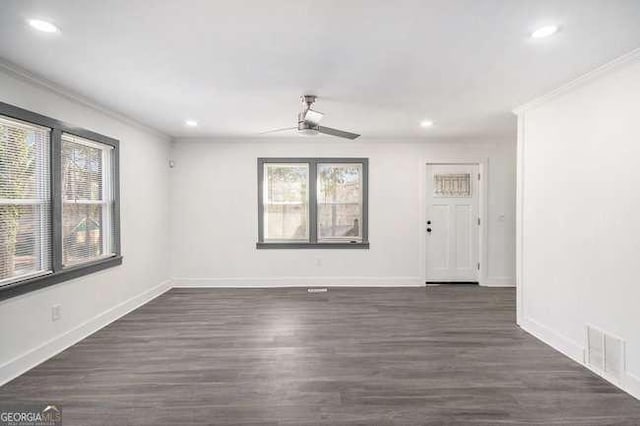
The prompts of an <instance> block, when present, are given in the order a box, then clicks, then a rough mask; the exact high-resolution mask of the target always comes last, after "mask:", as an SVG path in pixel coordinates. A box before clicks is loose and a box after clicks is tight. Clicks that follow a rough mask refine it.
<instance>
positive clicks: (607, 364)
mask: <svg viewBox="0 0 640 426" xmlns="http://www.w3.org/2000/svg"><path fill="white" fill-rule="evenodd" d="M587 365H588V366H589V367H591V368H593V369H594V370H595V371H596V372H598V373H600V374H602V375H603V376H605V377H606V378H608V379H610V380H614V381H618V382H619V381H621V380H622V377H623V376H624V372H625V350H624V341H623V340H622V339H620V338H618V337H615V336H612V335H610V334H607V333H605V332H603V331H602V330H599V329H597V328H595V327H592V326H587Z"/></svg>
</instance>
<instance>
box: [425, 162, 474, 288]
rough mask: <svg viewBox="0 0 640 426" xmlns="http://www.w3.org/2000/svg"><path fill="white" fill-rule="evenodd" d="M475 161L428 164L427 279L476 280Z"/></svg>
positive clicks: (447, 280)
mask: <svg viewBox="0 0 640 426" xmlns="http://www.w3.org/2000/svg"><path fill="white" fill-rule="evenodd" d="M478 172H479V166H478V165H477V164H428V165H427V182H426V191H427V194H426V200H427V206H426V211H427V217H426V219H427V222H426V224H425V228H424V229H425V231H426V239H427V251H426V253H427V259H426V262H427V277H426V278H427V282H461V281H475V282H477V281H478V270H479V264H478V235H479V229H480V226H479V225H480V217H479V216H478V189H479V185H478Z"/></svg>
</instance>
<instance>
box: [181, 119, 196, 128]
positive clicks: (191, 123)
mask: <svg viewBox="0 0 640 426" xmlns="http://www.w3.org/2000/svg"><path fill="white" fill-rule="evenodd" d="M184 124H185V125H186V126H187V127H198V122H197V121H196V120H186V121H185V122H184Z"/></svg>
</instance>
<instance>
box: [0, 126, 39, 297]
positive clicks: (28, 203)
mask: <svg viewBox="0 0 640 426" xmlns="http://www.w3.org/2000/svg"><path fill="white" fill-rule="evenodd" d="M50 133H51V131H50V129H48V128H44V127H40V126H36V125H33V124H30V123H26V122H23V121H19V120H14V119H11V118H8V117H2V116H0V285H2V284H5V283H8V282H13V281H15V280H18V279H24V278H27V277H30V276H36V275H39V274H44V273H47V272H50V271H51V250H50V249H51V244H50V234H51V203H50V201H51V197H50V188H49V182H50V168H49V164H50V163H49V157H50V156H49V146H50Z"/></svg>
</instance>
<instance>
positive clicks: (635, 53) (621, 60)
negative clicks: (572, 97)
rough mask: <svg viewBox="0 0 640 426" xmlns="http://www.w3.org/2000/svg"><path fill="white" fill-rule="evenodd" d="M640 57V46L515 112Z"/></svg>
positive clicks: (518, 110)
mask: <svg viewBox="0 0 640 426" xmlns="http://www.w3.org/2000/svg"><path fill="white" fill-rule="evenodd" d="M639 59H640V47H638V48H636V49H634V50H632V51H631V52H628V53H626V54H624V55H622V56H620V57H618V58H616V59H614V60H612V61H610V62H607V63H606V64H604V65H601V66H599V67H598V68H596V69H594V70H592V71H589V72H588V73H586V74H583V75H581V76H580V77H578V78H576V79H574V80H572V81H570V82H568V83H566V84H564V85H562V86H560V87H558V88H557V89H555V90H552V91H551V92H549V93H547V94H545V95H542V96H540V97H538V98H535V99H533V100H532V101H529V102H527V103H525V104H523V105H520V106H519V107H517V108H514V109H513V113H514V114H516V115H519V114H522V113H524V112H526V111H529V110H531V109H533V108H537V107H539V106H540V105H543V104H545V103H547V102H549V101H551V100H553V99H555V98H557V97H559V96H561V95H564V94H565V93H568V92H570V91H571V90H575V89H577V88H578V87H581V86H584V85H585V84H587V83H589V82H591V81H593V80H595V79H596V78H598V77H602V76H603V75H606V74H609V73H611V72H613V71H616V70H619V69H620V68H622V67H623V66H625V65H627V64H629V63H631V62H633V61H636V60H639Z"/></svg>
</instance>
